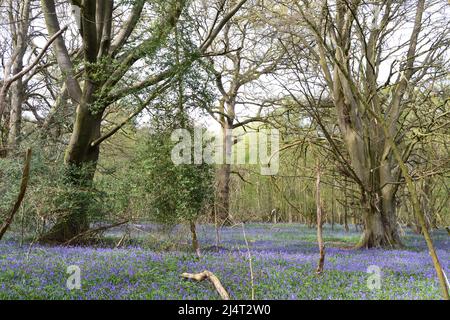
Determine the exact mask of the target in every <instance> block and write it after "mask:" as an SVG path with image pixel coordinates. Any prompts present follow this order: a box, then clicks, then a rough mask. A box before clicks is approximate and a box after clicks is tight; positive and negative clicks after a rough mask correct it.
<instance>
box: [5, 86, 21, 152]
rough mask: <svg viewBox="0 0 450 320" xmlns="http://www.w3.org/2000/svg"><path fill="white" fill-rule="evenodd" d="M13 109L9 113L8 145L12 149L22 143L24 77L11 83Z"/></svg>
mask: <svg viewBox="0 0 450 320" xmlns="http://www.w3.org/2000/svg"><path fill="white" fill-rule="evenodd" d="M11 87H12V88H11V110H10V115H9V131H8V147H9V148H10V149H12V150H15V149H17V148H18V146H19V143H20V127H21V122H22V103H23V100H24V88H23V83H22V79H18V80H17V81H16V82H14V83H13V84H12V85H11Z"/></svg>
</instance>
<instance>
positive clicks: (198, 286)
mask: <svg viewBox="0 0 450 320" xmlns="http://www.w3.org/2000/svg"><path fill="white" fill-rule="evenodd" d="M138 229H139V230H138ZM351 229H352V230H351V231H350V232H348V233H346V232H345V231H344V230H343V229H342V227H340V226H339V227H335V230H331V227H330V226H328V225H327V226H325V228H324V238H325V242H326V243H325V245H326V258H325V270H324V274H323V275H322V276H317V275H316V274H315V267H316V263H317V259H318V249H317V244H316V242H315V241H316V236H315V230H314V229H309V228H308V227H306V226H303V225H298V224H290V225H288V224H276V225H273V224H249V225H246V226H245V232H246V235H247V240H248V242H249V248H250V253H251V257H252V267H253V274H254V291H255V298H256V299H439V298H440V294H439V287H438V282H437V280H436V276H435V272H434V269H433V265H432V262H431V258H430V257H429V255H428V252H427V249H426V245H425V242H424V240H423V238H422V237H421V236H420V235H415V234H413V233H412V232H410V231H407V232H406V234H405V235H404V236H403V240H404V243H405V244H406V248H405V249H403V250H353V249H345V248H346V247H349V246H351V245H352V244H354V243H356V242H357V240H358V238H359V233H357V232H355V231H354V228H353V227H351ZM126 230H128V232H130V237H128V238H126V239H127V241H126V242H125V245H124V246H122V247H121V248H118V249H115V248H113V247H114V245H112V246H111V244H114V243H116V242H117V241H119V239H120V238H121V235H122V234H123V232H124V231H126ZM126 230H125V229H124V228H121V229H117V230H114V231H110V232H108V233H107V234H106V235H105V236H106V238H107V239H108V240H109V241H108V242H106V243H105V244H104V245H103V246H98V247H59V246H54V247H48V246H41V245H32V246H30V243H29V242H26V241H25V242H24V243H23V244H22V245H21V241H20V239H16V237H15V235H14V234H12V233H11V234H9V237H8V238H7V239H4V241H3V242H1V243H0V299H218V295H217V293H216V292H215V291H214V289H213V287H212V285H211V284H210V283H209V282H207V281H204V282H201V283H196V282H192V281H189V280H184V279H182V278H181V277H180V274H181V273H183V272H201V271H203V270H205V269H207V270H210V271H212V272H213V273H215V274H216V275H217V276H218V277H219V279H220V280H221V281H222V284H223V286H224V287H225V288H226V289H227V290H228V292H229V293H230V295H231V297H232V298H233V299H250V297H251V287H252V285H251V280H250V279H251V277H250V269H249V259H248V251H247V247H246V245H245V241H244V236H243V230H242V226H236V227H233V228H224V230H223V231H222V239H221V245H220V248H219V249H218V250H217V249H216V247H215V246H214V244H215V232H214V228H213V227H212V226H210V225H202V226H200V227H199V228H198V236H199V240H200V243H201V246H202V253H203V257H202V259H197V258H196V257H195V255H194V254H193V253H192V252H191V250H190V248H189V233H188V230H187V229H186V227H184V226H179V227H177V228H176V229H174V230H171V231H170V232H168V231H167V230H166V231H164V230H161V229H159V228H158V227H156V226H154V225H150V224H147V225H139V226H136V228H135V227H133V228H128V229H126ZM433 238H434V240H435V245H436V247H437V248H438V250H437V252H438V255H439V258H440V260H441V263H442V264H443V266H444V269H445V271H446V273H447V274H450V245H449V244H450V241H449V239H450V237H449V236H448V235H447V233H446V232H445V231H444V232H440V231H439V232H434V233H433ZM108 243H109V244H110V245H109V247H108ZM69 265H77V266H79V267H80V270H81V285H82V288H81V289H80V290H77V289H74V290H69V289H67V288H66V280H67V278H68V276H69V275H68V274H67V273H66V271H67V267H68V266H69ZM371 265H376V266H378V267H379V268H380V269H381V272H382V274H381V289H375V290H370V289H369V288H368V286H367V281H368V278H369V277H370V276H371V274H369V273H367V268H368V267H369V266H371Z"/></svg>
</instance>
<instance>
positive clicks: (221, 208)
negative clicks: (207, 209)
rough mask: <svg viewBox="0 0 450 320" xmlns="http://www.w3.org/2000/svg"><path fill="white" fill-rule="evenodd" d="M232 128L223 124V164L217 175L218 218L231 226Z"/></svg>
mask: <svg viewBox="0 0 450 320" xmlns="http://www.w3.org/2000/svg"><path fill="white" fill-rule="evenodd" d="M230 130H231V129H230V128H229V126H228V125H227V124H226V123H223V124H222V135H223V137H222V154H223V164H221V165H220V168H219V171H218V173H217V189H218V190H217V193H218V194H217V195H218V197H217V202H216V206H217V217H218V219H219V222H220V224H221V225H230V224H231V217H230V176H231V162H232V159H231V148H232V141H231V140H232V137H231V134H230Z"/></svg>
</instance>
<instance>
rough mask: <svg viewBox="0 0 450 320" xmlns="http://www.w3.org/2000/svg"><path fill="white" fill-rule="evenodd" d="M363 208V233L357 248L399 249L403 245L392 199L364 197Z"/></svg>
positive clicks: (377, 196) (376, 196) (376, 195)
mask: <svg viewBox="0 0 450 320" xmlns="http://www.w3.org/2000/svg"><path fill="white" fill-rule="evenodd" d="M385 195H386V194H385ZM369 199H371V200H369ZM380 202H381V204H380ZM363 208H364V212H363V221H364V232H363V235H362V237H361V240H360V242H359V243H358V245H357V247H358V248H367V249H370V248H401V247H402V246H403V245H402V242H401V239H400V236H399V234H398V231H397V222H396V221H397V220H396V213H395V202H394V197H393V196H391V197H388V198H387V197H386V198H383V199H382V198H381V197H380V196H379V195H378V194H375V196H373V195H371V196H364V198H363Z"/></svg>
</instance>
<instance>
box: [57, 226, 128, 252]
mask: <svg viewBox="0 0 450 320" xmlns="http://www.w3.org/2000/svg"><path fill="white" fill-rule="evenodd" d="M128 222H130V220H125V221H122V222H117V223H113V224H109V225H107V226H102V227H98V228H95V229H89V230H86V231H85V232H82V233H79V234H77V235H76V236H75V237H73V238H72V239H69V240H68V241H66V242H64V243H63V246H67V245H69V244H71V243H72V242H74V241H75V240H77V239H79V238H81V237H84V236H86V235H88V234H92V233H97V232H100V231H105V230H108V229H111V228H114V227H118V226H121V225H123V224H125V223H128Z"/></svg>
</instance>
